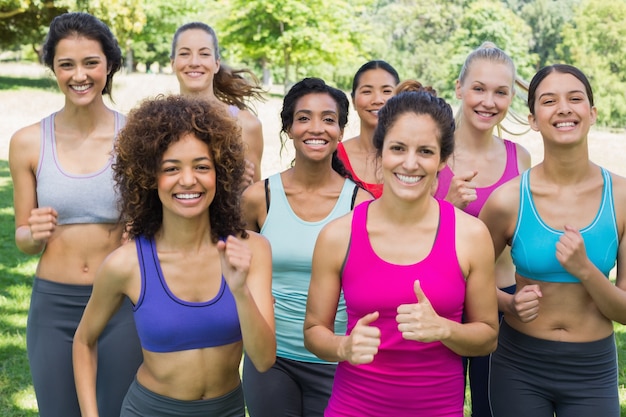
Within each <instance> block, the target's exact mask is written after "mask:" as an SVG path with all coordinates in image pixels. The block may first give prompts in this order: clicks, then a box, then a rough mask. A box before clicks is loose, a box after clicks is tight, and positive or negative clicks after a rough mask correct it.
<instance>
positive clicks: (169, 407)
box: [120, 379, 245, 417]
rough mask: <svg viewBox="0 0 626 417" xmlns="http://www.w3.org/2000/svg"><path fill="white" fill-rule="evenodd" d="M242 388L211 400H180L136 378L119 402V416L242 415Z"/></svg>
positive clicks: (239, 387) (214, 416)
mask: <svg viewBox="0 0 626 417" xmlns="http://www.w3.org/2000/svg"><path fill="white" fill-rule="evenodd" d="M244 416H245V407H244V402H243V391H242V389H241V385H239V386H238V387H237V388H236V389H235V390H234V391H231V392H229V393H228V394H226V395H222V396H221V397H218V398H212V399H210V400H197V401H182V400H176V399H174V398H169V397H165V396H163V395H159V394H157V393H154V392H152V391H150V390H149V389H147V388H146V387H144V386H142V385H140V384H139V383H138V382H137V380H136V379H135V380H134V381H133V383H132V384H131V385H130V388H129V389H128V394H126V398H124V403H123V404H122V413H121V414H120V417H244Z"/></svg>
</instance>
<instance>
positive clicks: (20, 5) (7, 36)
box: [0, 0, 71, 49]
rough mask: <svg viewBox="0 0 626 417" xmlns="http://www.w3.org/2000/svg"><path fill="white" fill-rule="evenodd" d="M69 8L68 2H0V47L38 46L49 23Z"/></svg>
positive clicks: (4, 0)
mask: <svg viewBox="0 0 626 417" xmlns="http://www.w3.org/2000/svg"><path fill="white" fill-rule="evenodd" d="M70 6H71V2H70V1H45V0H0V47H1V48H2V49H17V48H19V46H20V45H38V44H39V43H41V41H42V40H43V38H44V37H45V34H46V28H47V26H48V25H49V24H50V21H51V20H52V19H53V18H54V17H55V16H57V15H60V14H62V13H65V12H66V11H68V9H69V7H70Z"/></svg>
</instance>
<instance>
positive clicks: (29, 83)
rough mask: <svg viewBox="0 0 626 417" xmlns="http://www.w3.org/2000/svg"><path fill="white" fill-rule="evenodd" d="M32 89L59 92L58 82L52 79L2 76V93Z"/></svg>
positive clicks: (0, 77) (0, 78)
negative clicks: (4, 91) (3, 91)
mask: <svg viewBox="0 0 626 417" xmlns="http://www.w3.org/2000/svg"><path fill="white" fill-rule="evenodd" d="M24 88H31V89H36V90H45V91H53V92H56V91H58V88H57V85H56V82H55V81H54V80H53V79H52V78H26V77H8V76H6V75H2V76H0V91H2V90H21V89H24Z"/></svg>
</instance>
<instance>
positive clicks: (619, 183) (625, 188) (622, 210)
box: [611, 173, 626, 226]
mask: <svg viewBox="0 0 626 417" xmlns="http://www.w3.org/2000/svg"><path fill="white" fill-rule="evenodd" d="M611 180H612V181H613V201H614V204H615V215H616V216H617V221H618V222H620V221H621V222H622V223H623V224H624V225H625V226H626V178H624V177H622V176H620V175H617V174H614V173H611Z"/></svg>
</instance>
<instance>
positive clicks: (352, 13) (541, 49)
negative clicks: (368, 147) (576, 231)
mask: <svg viewBox="0 0 626 417" xmlns="http://www.w3.org/2000/svg"><path fill="white" fill-rule="evenodd" d="M67 10H70V11H79V10H80V11H88V12H90V13H92V14H94V15H96V16H98V17H99V18H101V19H102V20H104V21H105V22H106V23H107V24H109V25H110V27H111V28H112V30H113V31H114V33H115V34H116V36H117V38H118V39H119V41H120V45H121V47H122V49H123V51H124V54H125V57H126V60H125V69H124V71H123V72H122V73H120V74H118V75H116V77H115V83H114V89H113V102H110V101H109V104H110V106H111V107H112V108H114V109H116V110H118V111H121V112H123V113H127V112H128V111H129V110H130V109H131V108H133V107H135V106H136V105H137V104H138V103H139V102H140V101H141V100H142V99H144V98H147V97H153V96H155V95H158V94H168V93H176V92H178V84H177V81H176V79H175V76H173V75H171V71H170V68H169V49H170V47H171V45H170V42H171V37H172V35H173V33H174V31H175V29H176V27H178V26H179V25H180V24H183V23H186V22H189V21H193V20H201V21H203V22H206V23H208V24H210V25H211V26H213V27H214V28H215V29H216V31H217V34H218V38H219V41H220V47H221V50H222V59H223V62H226V63H228V64H230V65H231V66H235V67H241V66H245V67H248V68H251V69H252V70H253V72H254V73H255V74H257V75H258V77H259V78H260V79H261V80H263V81H264V86H265V88H266V90H267V94H266V97H267V100H266V101H264V102H254V103H252V104H253V107H254V109H255V111H256V113H257V115H258V116H259V118H260V119H261V121H262V123H263V134H264V141H265V149H264V155H263V161H262V167H261V168H262V175H263V177H266V176H268V175H271V174H273V173H275V172H278V171H280V170H282V169H284V168H286V167H287V166H288V165H289V163H290V162H291V159H292V155H293V152H292V148H291V145H290V144H289V143H287V145H286V148H285V149H283V150H282V152H281V142H280V135H279V131H280V118H279V112H280V106H281V100H282V95H283V93H284V91H285V89H286V88H288V87H289V86H290V85H291V84H292V83H293V82H295V81H297V80H299V79H301V78H303V77H305V76H318V77H322V78H324V79H325V80H326V81H327V82H329V83H331V84H333V85H336V86H338V87H340V88H342V89H344V90H345V91H348V92H349V90H350V87H351V82H352V76H353V74H354V72H355V71H356V70H357V69H358V67H359V66H360V65H362V64H363V63H364V62H366V61H367V60H369V59H385V60H387V61H388V62H390V63H391V64H392V65H394V66H395V67H396V68H397V69H398V72H399V73H400V76H401V78H403V79H406V78H414V79H418V80H419V81H421V82H422V83H423V84H426V85H432V86H433V87H435V89H436V90H437V91H438V94H439V95H440V96H442V97H444V98H446V99H448V100H449V101H450V103H451V104H452V105H453V106H456V104H457V102H456V100H455V99H454V97H453V91H454V89H453V88H454V80H455V79H456V76H457V75H458V72H459V70H460V67H461V65H462V63H463V60H464V58H465V56H466V55H467V54H468V53H469V52H470V51H471V50H472V49H474V48H476V47H477V46H479V45H480V44H481V43H482V42H483V41H486V40H490V41H493V42H495V43H496V45H498V46H499V47H500V48H502V49H504V50H505V51H506V52H507V53H509V54H510V55H511V56H512V58H513V60H514V61H515V62H516V65H517V67H518V73H519V74H520V77H521V78H523V79H525V80H530V78H531V77H532V74H533V73H534V72H535V71H536V69H538V68H540V67H541V66H543V65H545V64H550V63H554V62H566V63H571V64H574V65H577V66H579V67H580V68H581V69H583V71H585V73H586V74H587V75H588V76H589V78H590V80H591V83H592V85H593V87H594V94H595V101H596V103H595V104H596V106H597V107H598V113H599V119H598V124H597V126H595V127H594V128H593V129H592V131H591V133H590V137H589V148H590V157H591V159H592V160H593V161H595V162H597V163H598V164H600V165H602V166H605V167H606V168H608V169H609V170H611V171H613V172H615V173H617V174H619V175H622V176H626V163H625V162H626V161H625V158H626V152H625V151H626V131H625V129H624V127H625V126H626V25H624V22H625V21H626V0H605V1H599V0H560V1H555V0H506V1H490V0H449V1H441V0H439V1H434V0H399V1H389V0H347V1H346V0H318V1H315V2H313V1H296V0H248V1H244V0H232V1H227V0H217V1H215V0H213V1H206V2H197V1H193V0H108V1H89V0H75V1H74V0H66V1H49V0H48V1H44V0H39V1H28V0H0V46H1V49H0V126H1V128H0V416H2V417H18V416H19V417H36V416H37V415H38V413H37V409H36V402H35V398H34V392H33V390H32V385H31V382H30V374H29V371H28V362H27V359H26V348H25V328H26V315H27V311H28V303H29V297H30V288H31V287H30V286H31V282H32V276H33V272H34V269H35V266H36V262H37V257H28V256H25V255H23V254H21V253H19V252H18V251H17V249H16V248H15V244H14V239H13V233H14V217H13V208H12V185H11V180H10V175H9V170H8V162H7V158H8V146H9V142H10V137H11V135H12V134H13V133H14V132H15V131H16V130H17V129H19V128H20V127H23V126H25V125H28V124H31V123H35V122H37V121H39V120H40V119H41V118H43V117H45V116H47V115H48V114H50V113H52V112H54V111H56V110H58V109H60V108H61V107H62V106H63V96H62V95H61V94H60V93H59V92H58V88H57V86H56V84H55V81H54V77H53V75H52V74H51V72H50V71H49V70H47V69H45V68H44V67H43V66H42V65H41V64H39V63H38V57H39V53H40V48H41V42H42V41H43V38H44V37H45V33H46V28H47V26H48V25H49V22H50V20H51V19H52V17H53V16H55V15H57V14H59V13H62V12H64V11H67ZM518 96H519V97H520V98H522V99H523V97H524V95H523V92H520V93H519V94H518ZM515 110H516V111H517V113H519V114H520V115H521V116H522V117H523V118H525V116H526V113H527V110H526V107H525V104H524V102H523V100H516V102H515ZM358 122H359V121H358V116H357V115H356V113H355V112H354V111H353V110H352V109H351V113H350V117H349V123H348V126H347V129H346V133H345V135H344V137H346V138H349V137H352V136H353V135H355V134H357V133H358ZM506 126H507V127H509V128H510V130H511V131H512V132H517V133H522V134H521V135H511V134H507V133H505V134H504V136H505V137H508V138H511V139H513V140H515V141H517V142H519V143H521V144H522V145H523V146H525V147H526V148H527V149H528V150H529V151H530V153H531V155H532V163H533V165H534V164H536V163H538V162H540V161H541V160H542V157H543V147H542V142H541V138H540V136H539V135H537V134H536V133H535V132H532V131H528V128H527V127H525V126H520V125H518V124H515V123H512V122H507V123H506ZM615 327H616V335H617V344H618V351H619V354H620V358H619V364H620V365H619V369H620V375H619V378H620V380H619V384H620V393H621V398H622V401H621V403H622V415H624V416H626V388H624V386H625V384H626V327H625V326H622V325H619V324H616V326H615Z"/></svg>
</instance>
